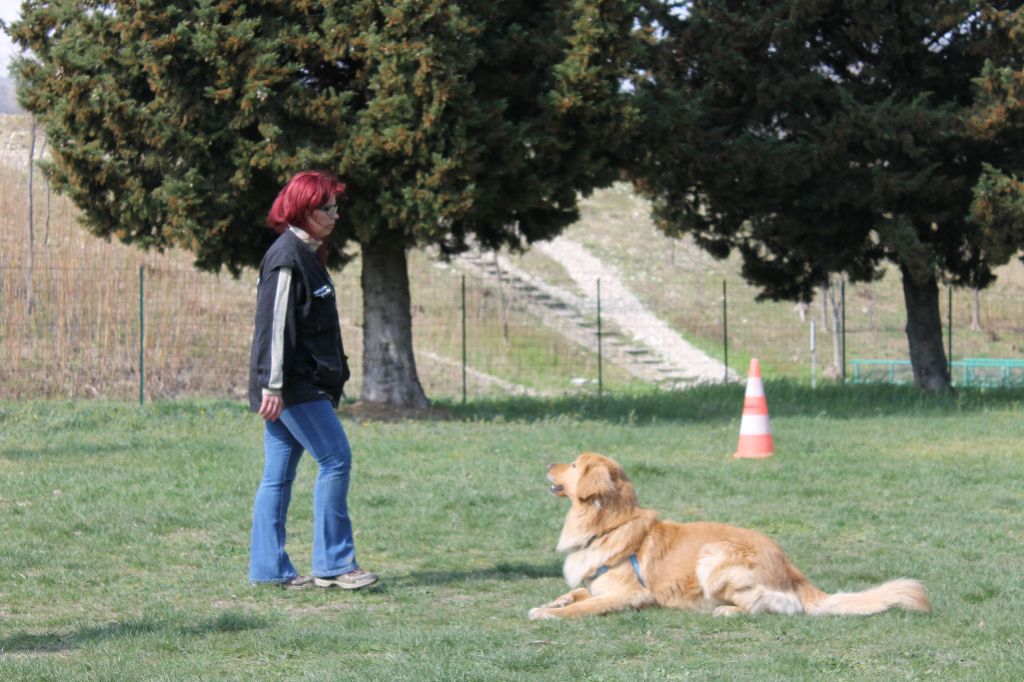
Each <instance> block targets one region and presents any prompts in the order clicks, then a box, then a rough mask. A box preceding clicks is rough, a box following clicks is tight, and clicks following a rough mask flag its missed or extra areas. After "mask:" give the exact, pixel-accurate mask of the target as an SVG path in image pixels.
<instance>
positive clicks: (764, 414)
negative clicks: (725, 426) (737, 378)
mask: <svg viewBox="0 0 1024 682" xmlns="http://www.w3.org/2000/svg"><path fill="white" fill-rule="evenodd" d="M773 452H775V445H774V443H773V442H772V429H771V426H770V425H769V423H768V401H767V400H765V397H764V384H763V383H761V363H760V362H758V361H757V358H752V359H751V360H750V371H749V372H747V392H746V395H745V396H744V398H743V418H742V419H741V420H740V442H739V445H737V446H736V452H735V453H733V457H735V458H737V459H764V458H765V457H771V456H772V453H773Z"/></svg>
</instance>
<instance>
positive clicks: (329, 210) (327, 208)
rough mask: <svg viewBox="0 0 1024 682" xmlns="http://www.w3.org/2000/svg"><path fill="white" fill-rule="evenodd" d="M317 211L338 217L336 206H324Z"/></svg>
mask: <svg viewBox="0 0 1024 682" xmlns="http://www.w3.org/2000/svg"><path fill="white" fill-rule="evenodd" d="M317 210H318V211H323V212H324V213H333V214H334V215H338V204H336V203H334V204H327V205H325V206H321V207H320V208H318V209H317Z"/></svg>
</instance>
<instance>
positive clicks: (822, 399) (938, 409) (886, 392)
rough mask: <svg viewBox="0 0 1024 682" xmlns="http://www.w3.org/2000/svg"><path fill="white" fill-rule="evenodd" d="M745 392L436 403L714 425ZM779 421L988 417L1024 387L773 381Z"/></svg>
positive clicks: (700, 389) (505, 417) (488, 416)
mask: <svg viewBox="0 0 1024 682" xmlns="http://www.w3.org/2000/svg"><path fill="white" fill-rule="evenodd" d="M744 392H745V386H744V385H743V384H724V385H723V384H717V385H705V386H696V387H693V388H689V389H686V390H682V391H663V392H653V391H652V392H646V393H637V394H615V395H605V396H602V397H597V396H564V397H555V398H533V397H509V398H484V399H479V400H472V401H469V402H467V403H466V404H462V403H459V402H447V403H446V402H442V401H438V402H437V403H435V405H436V406H437V407H442V406H443V407H444V408H445V409H446V410H447V411H448V413H449V414H450V418H452V419H457V420H463V421H539V420H549V419H559V418H568V419H574V420H597V421H609V422H613V423H616V424H634V423H635V424H649V423H652V422H696V421H702V422H714V421H734V420H738V419H739V417H740V416H741V414H742V412H743V397H744ZM765 395H766V397H767V400H768V409H769V412H770V414H771V416H772V417H819V416H821V417H829V418H833V419H857V418H861V417H872V418H875V417H878V416H887V415H891V416H900V415H931V416H942V415H946V414H950V415H952V414H957V413H965V412H979V411H984V410H988V409H1012V408H1019V407H1020V406H1021V405H1022V403H1024V387H1019V388H1018V387H1014V388H989V389H979V388H962V389H958V390H956V391H954V392H951V393H949V394H946V395H932V394H927V393H924V392H922V391H920V390H918V389H916V388H914V387H912V386H895V385H890V384H846V385H839V384H825V385H822V386H819V387H817V388H811V387H810V386H807V385H805V384H797V383H794V382H790V381H784V380H783V381H778V380H776V381H766V382H765Z"/></svg>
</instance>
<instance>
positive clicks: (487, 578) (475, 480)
mask: <svg viewBox="0 0 1024 682" xmlns="http://www.w3.org/2000/svg"><path fill="white" fill-rule="evenodd" d="M767 395H768V403H769V409H770V411H771V415H772V426H773V434H774V435H775V441H776V454H775V456H774V457H772V458H770V459H768V460H764V461H759V462H754V461H737V460H734V459H732V457H731V452H732V450H733V448H734V447H735V445H736V439H737V434H738V421H739V412H740V405H741V401H742V389H741V388H740V387H736V386H732V387H710V388H701V389H695V390H692V391H686V392H681V393H677V394H667V395H659V394H656V393H654V392H648V393H638V394H635V395H631V396H629V395H623V396H617V397H614V398H608V399H605V400H597V399H583V398H577V399H572V398H563V399H536V400H517V401H507V400H506V401H501V400H494V401H486V402H473V403H470V404H468V405H465V406H463V405H459V404H451V405H448V406H447V408H448V411H449V412H450V413H451V416H452V419H451V420H448V421H417V422H387V423H385V422H376V421H373V422H371V421H362V422H359V421H352V420H346V428H347V429H348V432H349V435H350V438H351V440H352V444H353V448H354V452H355V458H356V459H355V467H354V472H353V483H352V490H351V495H350V503H351V509H352V514H353V518H354V521H355V525H356V528H357V534H358V535H357V545H358V551H359V558H360V562H361V563H362V564H363V565H364V566H365V567H366V568H368V569H371V570H376V571H379V572H380V573H381V574H382V575H383V580H382V583H381V585H380V586H379V587H377V588H373V589H370V590H366V591H362V592H357V593H342V592H333V591H332V592H329V591H324V590H318V589H317V590H312V589H311V590H306V591H301V592H286V591H282V590H278V589H276V588H271V587H260V588H254V587H251V586H249V585H248V583H247V581H246V570H247V559H248V532H249V513H250V509H251V504H252V495H253V492H254V490H255V487H256V483H257V480H258V477H259V474H260V467H261V451H260V437H261V435H260V434H261V432H260V424H259V420H258V418H256V417H254V416H253V415H251V414H249V413H247V412H246V411H245V410H244V409H243V408H242V407H241V406H240V405H238V404H236V403H232V402H217V401H188V402H184V401H182V402H167V403H156V404H150V405H147V406H145V407H138V406H134V405H130V404H119V403H104V402H95V403H50V402H27V403H0V519H2V521H0V537H2V538H3V542H2V543H0V575H3V576H4V579H3V581H2V582H0V679H4V680H66V679H86V680H125V679H139V680H142V679H156V680H230V679H244V680H249V679H282V680H284V679H288V680H291V679H300V678H301V679H314V680H347V679H353V680H355V679H360V680H384V679H388V680H390V679H396V680H534V679H552V680H569V679H572V680H576V679H581V680H585V679H593V680H645V679H649V680H663V679H715V680H792V679H796V680H803V679H806V680H812V679H823V678H827V679H844V680H845V679H849V680H876V679H908V678H909V679H943V680H946V679H965V680H1015V679H1019V675H1020V671H1021V670H1022V669H1024V638H1022V635H1021V632H1022V631H1024V629H1022V627H1021V615H1020V614H1021V613H1022V611H1024V609H1022V607H1024V603H1022V601H1024V600H1022V596H1024V587H1022V585H1024V580H1022V578H1024V505H1022V504H1021V502H1022V500H1021V490H1022V489H1024V486H1022V482H1024V481H1022V478H1024V476H1022V473H1021V471H1022V469H1021V465H1020V443H1021V442H1022V440H1024V419H1022V418H1021V417H1022V409H1021V401H1022V399H1024V393H1022V392H1020V391H1017V392H1013V391H993V392H985V393H981V392H968V391H961V392H960V393H958V394H957V395H956V396H953V397H950V398H945V399H943V398H936V397H928V396H921V395H919V394H917V393H915V392H913V391H911V390H905V389H902V388H898V387H883V386H854V387H847V388H846V389H845V390H838V389H832V388H824V389H819V390H818V391H812V390H810V389H808V388H806V387H801V386H799V385H796V384H791V383H777V382H768V384H767ZM580 450H596V451H600V452H604V453H606V454H609V455H612V456H614V457H616V458H617V459H618V460H619V461H620V462H621V463H622V464H623V465H624V466H625V467H626V469H627V471H629V472H630V473H631V475H632V478H633V479H634V482H635V483H636V484H637V487H638V490H639V494H640V499H641V502H642V503H643V504H644V505H645V506H649V507H652V508H654V509H657V510H659V511H660V512H661V513H662V516H663V517H665V518H671V519H676V520H692V519H714V520H720V521H726V522H731V523H736V524H740V525H744V526H750V527H754V528H758V529H760V530H763V531H765V532H767V533H769V534H771V535H772V536H773V537H775V538H776V539H777V540H778V541H779V542H780V543H781V544H782V546H783V547H784V548H785V549H786V550H787V552H788V553H789V554H790V556H791V557H792V559H793V560H794V561H795V563H796V564H797V565H798V566H799V567H800V568H801V569H803V570H804V572H805V573H807V575H808V576H809V577H810V578H811V580H812V581H814V582H815V584H817V585H818V586H819V587H821V588H823V589H825V590H828V591H838V590H857V589H862V588H865V587H867V586H870V585H871V584H874V583H877V582H880V581H882V580H885V579H888V578H895V577H899V576H903V575H906V576H911V577H915V578H918V579H920V580H922V581H923V582H924V583H925V585H926V587H927V588H928V590H929V593H930V596H931V599H932V603H933V606H934V613H933V614H932V615H919V614H908V613H902V612H891V613H887V614H882V615H879V616H875V617H871V618H810V617H780V616H766V617H757V618H749V617H739V618H734V619H716V618H713V617H711V616H708V615H702V614H690V613H683V612H678V611H668V610H648V611H643V612H630V613H622V614H612V615H608V616H603V617H598V618H592V619H587V620H582V621H577V622H558V621H547V622H530V621H528V620H527V619H526V612H527V610H528V609H529V608H530V607H532V606H536V605H539V604H541V603H543V602H545V601H547V600H549V599H551V598H553V597H554V596H556V595H558V594H560V593H561V592H563V591H564V589H565V585H564V582H563V581H562V579H561V575H560V573H561V557H559V556H558V555H557V554H556V553H555V551H554V544H555V540H556V538H557V535H558V530H559V527H560V525H561V520H562V517H563V514H564V512H565V501H564V500H560V499H556V498H553V497H550V496H549V495H547V493H546V487H547V484H546V481H545V480H544V470H543V466H542V464H543V463H544V462H547V461H565V460H567V459H569V458H571V457H573V456H574V455H575V454H576V453H577V452H578V451H580ZM314 474H315V465H314V463H313V462H312V460H311V459H309V458H306V459H305V460H304V461H303V464H302V465H301V466H300V469H299V479H298V481H297V482H296V487H295V496H294V499H293V504H292V510H291V517H290V524H289V531H290V536H289V550H290V552H291V555H292V558H293V560H294V561H295V562H296V564H297V566H298V567H299V568H300V570H302V569H303V568H306V569H308V557H309V548H310V525H311V518H310V496H311V488H312V480H313V477H314Z"/></svg>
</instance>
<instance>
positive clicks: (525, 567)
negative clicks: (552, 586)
mask: <svg viewBox="0 0 1024 682" xmlns="http://www.w3.org/2000/svg"><path fill="white" fill-rule="evenodd" d="M561 577H562V564H561V563H549V564H506V563H499V564H495V565H494V566H492V567H491V568H476V569H471V570H466V571H411V572H409V573H408V574H407V575H405V576H396V578H395V580H394V582H396V583H398V584H399V585H401V584H402V583H406V584H410V585H447V584H449V583H463V582H471V581H483V580H500V581H506V582H507V581H512V580H530V579H534V578H561Z"/></svg>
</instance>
